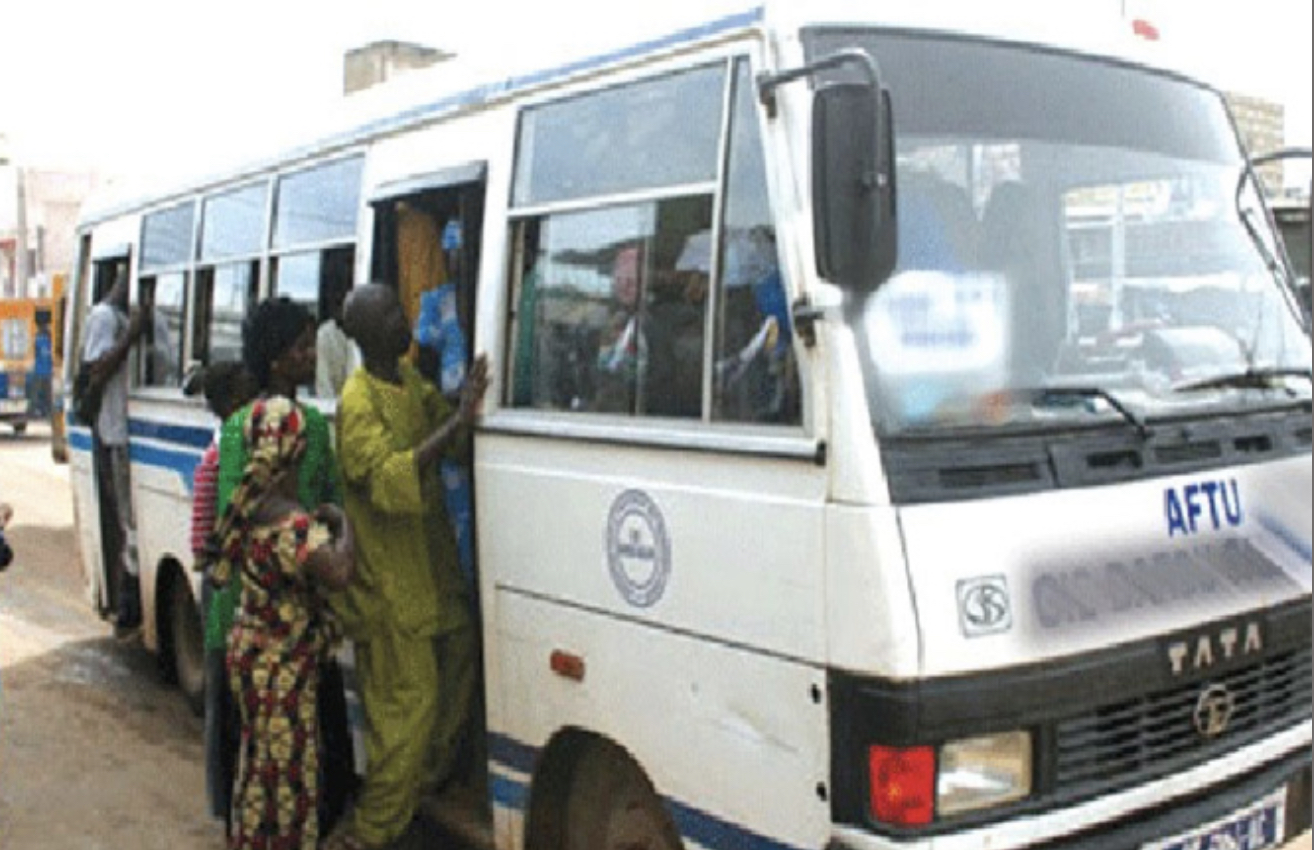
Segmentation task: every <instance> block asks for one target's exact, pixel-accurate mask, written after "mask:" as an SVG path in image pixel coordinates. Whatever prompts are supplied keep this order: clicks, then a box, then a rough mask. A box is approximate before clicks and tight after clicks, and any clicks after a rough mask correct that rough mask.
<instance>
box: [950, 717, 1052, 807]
mask: <svg viewBox="0 0 1314 850" xmlns="http://www.w3.org/2000/svg"><path fill="white" fill-rule="evenodd" d="M1030 793H1031V734H1030V733H1028V732H1004V733H1001V734H998V735H981V736H980V737H977V738H963V739H960V740H957V741H949V742H948V743H946V744H943V745H942V746H941V747H940V770H939V777H938V779H937V781H936V789H935V810H936V812H937V814H940V815H954V814H959V813H961V812H970V811H973V810H975V809H984V808H989V807H990V806H997V805H999V804H1001V803H1007V802H1011V801H1013V800H1020V799H1022V798H1023V797H1025V796H1027V795H1028V794H1030Z"/></svg>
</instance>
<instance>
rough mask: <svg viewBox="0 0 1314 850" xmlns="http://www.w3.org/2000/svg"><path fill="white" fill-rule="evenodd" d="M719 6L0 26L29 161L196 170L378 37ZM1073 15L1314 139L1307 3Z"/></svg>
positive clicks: (143, 12)
mask: <svg viewBox="0 0 1314 850" xmlns="http://www.w3.org/2000/svg"><path fill="white" fill-rule="evenodd" d="M722 2H723V0H654V2H653V3H651V4H647V5H644V6H639V5H637V4H632V3H627V2H619V0H611V2H604V0H551V2H533V0H475V2H463V3H454V2H452V0H427V2H415V0H366V2H357V3H354V4H351V5H347V4H342V3H337V2H323V0H320V2H308V0H226V2H224V3H211V2H206V3H200V2H195V1H194V0H193V2H180V0H167V1H164V0H11V2H9V3H6V4H5V5H6V9H5V13H4V15H3V17H0V81H3V84H2V85H0V134H3V135H5V136H7V137H8V145H9V148H10V154H11V156H13V158H14V159H15V160H16V161H22V162H24V163H27V164H30V165H33V166H39V167H68V168H89V169H95V170H98V171H101V172H103V173H109V174H120V173H121V174H135V173H140V172H155V173H161V174H166V173H183V171H184V170H186V171H188V172H191V171H195V170H197V169H196V164H197V162H198V161H200V162H202V163H205V162H207V161H210V160H214V161H215V162H216V163H222V162H229V161H232V160H234V159H235V160H237V161H241V160H242V159H245V158H249V157H252V156H256V155H258V154H263V153H267V152H270V151H271V150H278V149H279V148H280V147H281V146H282V145H281V144H277V143H275V144H272V145H271V142H277V141H281V140H283V139H288V140H293V139H295V136H294V133H295V131H296V128H297V125H298V123H299V118H300V117H301V116H303V115H307V114H310V113H313V112H319V111H322V110H324V109H325V108H328V107H329V106H330V105H331V104H333V103H334V101H336V100H337V99H339V98H340V97H341V86H342V56H343V53H344V52H345V51H346V50H348V49H350V48H353V47H357V46H360V45H362V44H365V43H367V42H369V41H373V40H377V39H396V40H402V41H413V42H418V43H421V44H425V45H429V46H433V47H438V48H441V49H444V50H449V51H454V52H457V53H458V54H463V55H465V56H467V57H480V56H482V57H486V58H487V57H498V56H506V55H507V54H508V53H514V54H515V55H516V56H518V57H522V58H523V57H524V56H526V55H529V54H533V53H535V52H539V53H542V52H546V51H549V50H568V49H571V46H572V45H577V44H581V43H584V42H588V41H589V40H590V39H592V40H594V41H595V42H597V44H598V45H601V44H603V43H605V42H602V41H598V39H600V38H601V37H602V34H603V33H606V32H607V31H608V30H609V29H613V30H615V31H617V32H616V34H615V35H614V37H613V38H611V39H609V40H608V41H609V42H610V43H612V44H614V45H622V44H626V43H630V42H632V41H634V40H636V39H637V33H638V30H637V29H636V27H637V26H638V25H639V24H638V21H637V19H638V18H639V17H642V16H655V17H658V18H663V19H665V20H669V21H670V22H671V24H670V26H669V27H667V29H674V28H676V26H675V22H676V21H680V20H685V19H688V20H698V19H702V18H706V17H709V15H708V13H707V12H705V11H702V10H705V9H706V8H708V7H709V5H711V4H713V3H715V4H717V5H718V6H719V5H720V4H721V3H722ZM749 2H751V0H745V3H744V5H747V3H749ZM800 2H806V0H800ZM978 2H989V0H978ZM1077 3H1081V4H1085V5H1087V6H1091V7H1097V8H1098V7H1103V8H1107V9H1108V11H1109V14H1111V15H1116V14H1118V13H1119V10H1120V9H1121V8H1122V7H1123V6H1124V5H1125V7H1126V8H1127V9H1128V10H1129V11H1130V12H1131V13H1132V14H1136V15H1143V16H1145V17H1148V18H1150V19H1152V20H1153V22H1154V23H1155V24H1156V25H1157V26H1158V27H1159V29H1160V31H1161V34H1162V35H1161V40H1162V43H1163V44H1164V45H1165V46H1171V47H1173V48H1175V49H1177V50H1180V51H1182V52H1184V53H1185V54H1187V55H1189V56H1191V57H1192V58H1193V59H1194V60H1195V62H1196V64H1197V65H1198V66H1200V67H1203V68H1204V69H1205V71H1206V72H1207V73H1208V75H1209V77H1210V81H1211V82H1214V83H1217V84H1219V85H1221V86H1224V87H1226V88H1230V89H1236V90H1241V91H1245V92H1247V93H1251V94H1256V95H1260V96H1263V97H1267V98H1270V99H1273V100H1276V101H1278V102H1281V103H1284V104H1285V105H1286V107H1287V110H1288V112H1287V125H1288V143H1289V144H1304V145H1308V144H1309V143H1310V137H1311V99H1312V98H1311V91H1310V82H1311V80H1310V78H1311V69H1312V64H1314V63H1312V61H1311V35H1310V33H1311V28H1312V27H1311V5H1312V4H1311V3H1310V0H1246V2H1244V3H1233V2H1226V1H1225V0H1210V2H1201V0H1035V5H1036V10H1037V12H1036V13H1037V14H1038V15H1046V14H1048V15H1053V14H1055V10H1057V9H1065V10H1067V9H1070V8H1074V6H1072V5H1071V4H1077ZM733 5H735V6H739V5H741V4H740V3H739V2H734V3H733ZM636 9H643V10H644V11H643V12H642V13H641V14H639V13H636V12H635V10H636ZM1243 13H1244V14H1243ZM584 22H586V23H584ZM663 22H664V21H663ZM656 26H657V27H658V28H660V27H661V26H662V23H658V24H657V25H656ZM659 31H660V29H659ZM588 47H592V45H591V44H590V45H588V46H587V47H586V48H585V49H588ZM486 61H489V60H487V59H486ZM0 170H5V169H0ZM199 170H200V171H202V172H207V171H211V170H213V169H209V168H205V167H202V168H200V169H199Z"/></svg>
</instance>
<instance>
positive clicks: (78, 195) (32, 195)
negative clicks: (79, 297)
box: [0, 150, 100, 298]
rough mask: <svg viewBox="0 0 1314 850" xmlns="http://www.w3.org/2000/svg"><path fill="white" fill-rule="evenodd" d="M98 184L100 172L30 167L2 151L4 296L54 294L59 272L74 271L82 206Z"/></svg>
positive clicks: (0, 285) (0, 279)
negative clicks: (53, 282)
mask: <svg viewBox="0 0 1314 850" xmlns="http://www.w3.org/2000/svg"><path fill="white" fill-rule="evenodd" d="M99 183H100V178H99V176H98V175H97V174H96V173H95V172H90V171H71V170H61V169H55V168H41V167H32V166H27V165H25V164H22V163H16V162H12V161H8V157H7V156H5V154H4V152H3V150H0V297H4V298H23V297H33V298H47V297H50V295H51V294H52V281H53V280H54V277H55V275H65V276H67V275H68V274H70V273H71V272H72V270H73V254H74V249H75V245H76V240H75V238H74V235H73V230H74V227H75V225H76V223H77V217H78V210H79V209H80V208H81V206H82V202H83V201H84V200H85V199H86V198H87V196H88V195H89V194H90V193H91V192H92V191H93V190H94V189H95V188H96V187H97V185H98V184H99ZM24 252H25V253H26V257H24V256H23V253H24Z"/></svg>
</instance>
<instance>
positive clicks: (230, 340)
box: [192, 260, 259, 365]
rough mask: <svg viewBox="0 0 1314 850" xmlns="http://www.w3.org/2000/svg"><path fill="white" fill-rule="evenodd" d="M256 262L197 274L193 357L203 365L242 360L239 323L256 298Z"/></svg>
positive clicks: (211, 268) (234, 264)
mask: <svg viewBox="0 0 1314 850" xmlns="http://www.w3.org/2000/svg"><path fill="white" fill-rule="evenodd" d="M258 274H259V265H258V263H257V262H256V261H254V260H251V261H243V262H236V263H223V264H221V265H217V266H211V267H209V268H203V269H200V270H199V271H198V272H197V281H196V295H195V307H194V309H193V311H192V315H193V324H192V333H193V334H194V337H193V344H192V357H193V359H195V360H198V361H200V362H201V363H204V364H206V365H209V364H211V363H221V362H224V361H228V360H234V361H235V360H241V359H242V322H243V320H245V318H246V314H247V312H248V311H249V310H250V308H251V305H252V304H253V303H255V299H256V282H257V279H258Z"/></svg>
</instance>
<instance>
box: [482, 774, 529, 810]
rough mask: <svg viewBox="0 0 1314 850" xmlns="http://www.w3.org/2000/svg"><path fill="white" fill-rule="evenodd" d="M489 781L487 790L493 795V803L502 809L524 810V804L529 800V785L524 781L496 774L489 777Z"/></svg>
mask: <svg viewBox="0 0 1314 850" xmlns="http://www.w3.org/2000/svg"><path fill="white" fill-rule="evenodd" d="M489 782H490V785H491V787H490V788H489V789H488V792H489V794H491V795H492V797H493V804H494V805H497V806H501V807H502V808H504V809H515V810H516V811H524V808H525V805H526V804H527V803H528V802H529V787H528V786H526V785H525V783H523V782H520V781H518V780H515V779H507V778H506V777H505V776H498V775H497V774H493V775H492V776H491V777H489Z"/></svg>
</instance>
